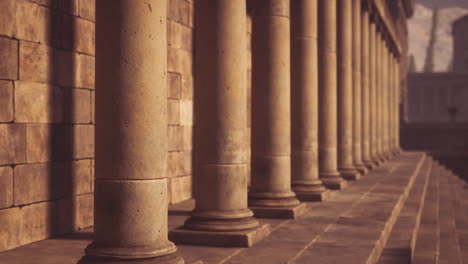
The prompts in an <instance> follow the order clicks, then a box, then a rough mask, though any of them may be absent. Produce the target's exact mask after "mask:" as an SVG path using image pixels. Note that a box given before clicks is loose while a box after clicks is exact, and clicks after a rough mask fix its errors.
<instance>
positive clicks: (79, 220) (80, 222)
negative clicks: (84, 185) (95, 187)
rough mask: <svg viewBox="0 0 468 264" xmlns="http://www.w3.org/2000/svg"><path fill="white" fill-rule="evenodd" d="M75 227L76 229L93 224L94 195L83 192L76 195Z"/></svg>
mask: <svg viewBox="0 0 468 264" xmlns="http://www.w3.org/2000/svg"><path fill="white" fill-rule="evenodd" d="M76 200H77V203H76V204H77V212H76V227H77V229H78V230H79V229H84V228H88V227H90V226H92V225H93V220H94V219H93V217H94V195H93V194H92V193H91V194H85V195H80V196H77V197H76Z"/></svg>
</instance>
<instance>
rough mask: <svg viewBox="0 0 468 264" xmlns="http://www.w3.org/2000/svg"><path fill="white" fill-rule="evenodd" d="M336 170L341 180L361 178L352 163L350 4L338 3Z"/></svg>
mask: <svg viewBox="0 0 468 264" xmlns="http://www.w3.org/2000/svg"><path fill="white" fill-rule="evenodd" d="M337 9H338V10H337V15H338V17H337V20H338V25H337V77H338V79H337V85H338V94H337V96H338V170H339V172H340V174H341V177H343V178H345V179H347V180H356V179H358V178H359V177H360V174H359V172H358V171H357V170H356V168H355V167H354V161H353V158H354V157H353V156H354V153H353V120H354V118H353V116H354V115H353V68H352V62H353V54H352V52H353V32H352V30H353V24H352V22H353V20H352V14H353V10H352V4H351V1H349V0H338V1H337Z"/></svg>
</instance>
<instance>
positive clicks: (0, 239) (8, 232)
mask: <svg viewBox="0 0 468 264" xmlns="http://www.w3.org/2000/svg"><path fill="white" fill-rule="evenodd" d="M20 217H21V216H20V209H19V208H17V207H14V208H9V209H4V210H0V223H2V224H1V225H0V252H2V251H5V250H9V249H12V248H15V247H18V246H19V245H20Z"/></svg>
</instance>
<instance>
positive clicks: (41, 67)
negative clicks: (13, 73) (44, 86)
mask: <svg viewBox="0 0 468 264" xmlns="http://www.w3.org/2000/svg"><path fill="white" fill-rule="evenodd" d="M51 58H52V50H51V49H50V48H48V47H46V46H45V45H40V44H36V43H31V42H26V41H20V44H19V79H20V80H22V81H30V82H38V83H49V82H51V81H52V79H51V78H52V77H53V74H52V62H51Z"/></svg>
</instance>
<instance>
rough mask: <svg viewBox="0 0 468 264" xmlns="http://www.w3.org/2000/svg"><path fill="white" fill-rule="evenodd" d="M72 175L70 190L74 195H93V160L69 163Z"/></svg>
mask: <svg viewBox="0 0 468 264" xmlns="http://www.w3.org/2000/svg"><path fill="white" fill-rule="evenodd" d="M67 166H68V168H67V170H68V171H69V172H70V175H69V176H68V175H65V176H66V177H70V180H71V181H70V190H71V193H72V194H74V195H80V194H87V193H91V183H92V178H91V160H90V159H84V160H76V161H72V162H69V163H67Z"/></svg>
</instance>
